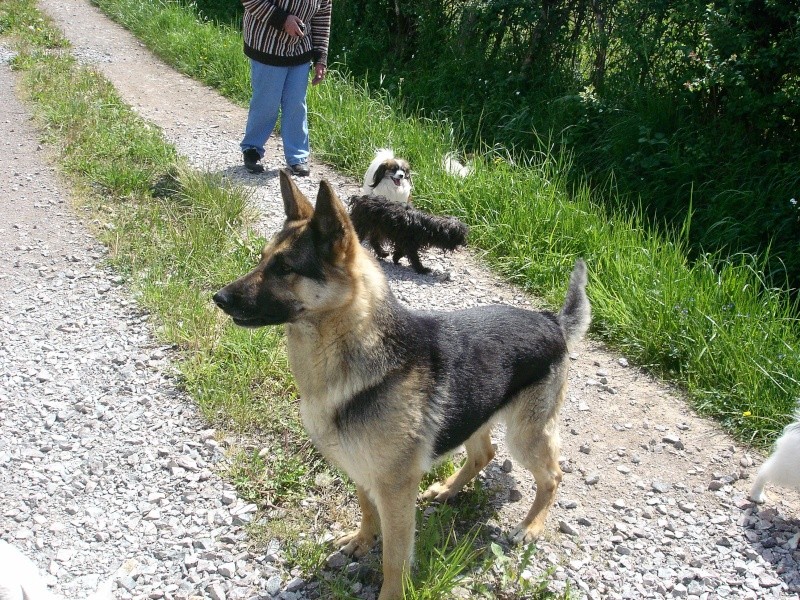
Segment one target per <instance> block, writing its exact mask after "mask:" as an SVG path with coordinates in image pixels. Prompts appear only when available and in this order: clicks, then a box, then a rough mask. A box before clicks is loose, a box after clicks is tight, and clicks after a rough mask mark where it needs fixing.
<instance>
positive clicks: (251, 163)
mask: <svg viewBox="0 0 800 600" xmlns="http://www.w3.org/2000/svg"><path fill="white" fill-rule="evenodd" d="M242 158H244V168H245V169H247V170H248V171H250V172H251V173H263V172H264V165H262V164H261V163H260V162H259V161H260V160H261V157H260V156H259V155H258V150H256V149H255V148H248V149H247V150H245V151H244V152H242Z"/></svg>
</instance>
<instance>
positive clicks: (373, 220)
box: [348, 196, 469, 273]
mask: <svg viewBox="0 0 800 600" xmlns="http://www.w3.org/2000/svg"><path fill="white" fill-rule="evenodd" d="M348 204H349V205H350V219H351V220H352V221H353V226H354V227H355V230H356V233H357V234H358V239H360V240H361V241H362V242H363V241H364V240H367V241H368V242H369V244H370V246H372V249H373V250H375V254H377V255H378V256H379V257H381V258H386V257H387V256H389V253H388V252H386V251H385V250H384V249H383V243H384V242H390V243H391V244H392V245H393V246H394V252H393V253H392V260H393V261H394V262H395V263H397V262H399V261H400V259H401V258H402V257H403V256H407V257H408V260H409V262H410V263H411V266H412V267H414V270H415V271H416V272H417V273H430V272H431V270H430V269H429V268H427V267H424V266H422V263H421V262H420V260H419V251H420V250H424V249H425V248H428V247H429V246H433V247H435V248H441V249H442V250H455V249H456V248H458V247H459V246H464V245H466V243H467V233H469V228H468V227H467V226H466V225H464V223H462V222H461V221H459V220H458V219H456V218H455V217H437V216H434V215H429V214H428V213H426V212H424V211H421V210H419V209H417V208H414V207H413V206H411V205H409V204H400V203H398V202H393V201H391V200H387V199H386V198H384V197H383V196H352V197H351V198H350V200H349V201H348Z"/></svg>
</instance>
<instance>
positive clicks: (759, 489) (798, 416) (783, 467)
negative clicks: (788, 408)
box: [750, 404, 800, 504]
mask: <svg viewBox="0 0 800 600" xmlns="http://www.w3.org/2000/svg"><path fill="white" fill-rule="evenodd" d="M767 483H774V484H775V485H779V486H782V487H790V488H796V489H798V490H800V404H798V407H797V410H796V412H795V414H794V422H793V423H789V425H787V426H786V428H785V429H784V430H783V433H782V434H781V437H779V438H778V441H777V442H775V451H774V452H773V453H772V456H770V457H769V458H768V459H767V461H766V462H765V463H764V464H763V465H761V469H759V471H758V476H757V477H756V480H755V483H753V487H752V488H751V489H750V499H751V500H752V501H753V502H757V503H759V504H760V503H762V502H764V485H766V484H767Z"/></svg>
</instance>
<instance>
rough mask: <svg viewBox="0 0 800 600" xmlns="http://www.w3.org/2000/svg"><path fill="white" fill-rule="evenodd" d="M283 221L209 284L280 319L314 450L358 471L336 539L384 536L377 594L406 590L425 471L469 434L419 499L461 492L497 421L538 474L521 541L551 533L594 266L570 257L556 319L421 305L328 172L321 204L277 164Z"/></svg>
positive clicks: (487, 453) (229, 300)
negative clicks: (358, 223)
mask: <svg viewBox="0 0 800 600" xmlns="http://www.w3.org/2000/svg"><path fill="white" fill-rule="evenodd" d="M280 181H281V192H282V196H283V202H284V208H285V211H286V222H285V224H284V226H283V229H282V230H281V231H280V232H279V233H278V234H277V235H275V236H274V237H273V238H272V240H270V242H269V243H268V244H267V245H266V247H265V248H264V250H263V252H262V253H261V260H260V262H259V263H258V266H256V268H255V269H254V270H252V271H251V272H250V273H248V274H247V275H245V276H243V277H242V278H240V279H237V280H236V281H234V282H233V283H231V284H229V285H227V286H225V287H224V288H223V289H222V290H220V291H219V292H217V293H216V294H215V295H214V301H215V302H216V304H217V305H218V306H219V307H220V308H221V309H222V310H224V311H225V312H226V313H228V314H229V315H231V317H233V319H234V322H235V323H237V324H239V325H242V326H245V327H260V326H262V325H272V324H277V323H285V324H286V338H287V348H288V354H289V363H290V366H291V369H292V372H293V374H294V377H295V379H296V381H297V386H298V388H299V390H300V398H301V399H300V414H301V417H302V419H303V424H304V425H305V427H306V429H307V431H308V433H309V436H310V437H311V439H312V441H313V442H314V444H315V445H316V446H317V448H318V449H319V451H320V452H321V453H322V454H323V455H324V456H325V457H327V458H328V459H329V460H330V461H331V462H333V463H334V464H336V465H337V466H338V467H340V468H341V469H342V470H343V471H345V472H346V473H347V474H348V475H349V476H350V477H351V478H352V479H353V481H354V482H355V484H356V488H357V491H358V500H359V504H360V506H361V510H362V513H363V517H362V521H361V526H360V528H359V529H358V531H356V532H353V533H350V534H348V535H345V536H344V537H342V538H341V539H339V540H338V544H339V546H341V548H342V551H343V552H345V553H346V554H350V555H353V556H355V557H360V556H362V555H364V554H365V553H366V552H368V551H369V549H370V548H371V547H372V546H373V545H374V544H375V541H376V539H377V537H378V534H379V533H381V534H382V536H383V576H384V579H383V587H382V588H381V593H380V597H379V600H389V599H395V598H400V597H402V593H403V573H404V572H405V571H406V569H408V567H409V565H410V564H411V561H412V555H413V545H414V526H415V508H416V498H417V495H418V492H419V485H420V481H421V479H422V477H423V475H424V473H425V472H426V471H427V470H428V469H429V468H430V467H431V465H432V464H433V463H434V462H435V461H436V460H437V459H439V458H440V457H442V456H444V455H446V454H447V453H448V452H451V451H452V450H455V449H456V448H458V447H459V446H461V445H464V446H465V448H466V451H467V458H466V460H465V461H464V464H463V465H462V466H461V468H460V469H459V470H458V471H457V472H456V473H455V474H453V475H452V476H451V477H449V478H448V479H447V480H446V481H444V482H441V483H436V484H434V485H432V486H431V487H430V488H429V489H428V490H427V491H425V492H424V493H423V495H422V496H423V498H427V499H433V500H438V501H443V500H447V499H448V498H451V497H453V496H454V495H455V494H457V493H458V491H459V490H460V489H461V488H462V487H463V486H464V485H465V484H466V483H467V482H468V481H470V480H471V479H472V478H474V477H475V476H476V475H477V474H478V473H479V472H480V470H481V469H483V468H484V467H485V466H486V465H487V464H488V463H489V461H490V460H491V459H492V457H493V456H494V450H493V448H492V445H491V437H490V434H491V427H492V424H493V423H494V422H495V421H497V420H501V419H502V420H505V422H506V432H507V433H506V437H507V442H508V447H509V449H510V450H511V453H512V455H513V456H514V457H515V458H516V459H517V460H518V461H519V462H520V463H521V464H522V465H524V466H525V467H526V468H527V469H528V470H529V471H531V473H532V474H533V476H534V479H535V481H536V498H535V500H534V503H533V506H532V507H531V508H530V511H529V512H528V514H527V516H526V517H525V518H524V519H523V520H522V522H521V523H520V524H519V525H518V526H517V528H516V529H515V530H514V531H513V533H512V537H513V539H515V540H518V541H524V542H528V541H531V540H533V539H534V538H536V537H537V536H538V535H539V534H540V533H541V532H542V530H543V528H544V523H545V518H546V516H547V513H548V511H549V509H550V506H551V505H552V503H553V501H554V499H555V494H556V489H557V487H558V485H559V482H560V481H561V477H562V474H561V469H560V468H559V465H558V458H559V423H558V416H559V410H560V408H561V405H562V403H563V401H564V397H565V394H566V388H567V369H568V364H569V358H568V352H569V348H571V347H573V346H574V345H575V344H577V343H578V342H579V341H580V339H581V338H582V337H583V335H584V334H585V333H586V331H587V329H588V327H589V322H590V307H589V301H588V299H587V297H586V291H585V288H586V266H585V264H584V263H583V261H582V260H578V261H577V262H576V263H575V268H574V270H573V272H572V277H571V279H570V283H569V289H568V290H567V296H566V300H565V302H564V306H563V307H562V308H561V311H560V312H559V313H558V314H553V313H549V312H534V311H528V310H523V309H519V308H513V307H509V306H486V307H480V308H472V309H467V310H459V311H454V312H416V311H411V310H408V309H407V308H405V307H404V306H402V305H401V304H400V303H399V302H398V301H397V300H396V299H395V297H394V295H393V294H392V292H391V290H390V289H389V287H388V285H387V282H386V278H385V277H384V275H383V272H382V271H381V269H380V266H379V265H378V262H377V261H376V260H375V259H374V258H373V257H372V256H371V255H370V254H369V253H368V252H367V251H366V250H365V249H364V248H363V247H362V246H361V245H360V244H359V240H358V237H357V236H356V233H355V231H354V229H353V225H352V223H351V222H350V219H349V217H348V215H347V211H346V210H345V207H344V205H343V204H342V203H341V202H340V201H339V199H338V198H337V197H336V194H335V193H334V191H333V189H332V188H331V186H330V185H329V184H328V182H326V181H322V182H321V184H320V187H319V192H318V195H317V203H316V208H315V207H314V206H312V205H311V203H310V202H309V201H308V199H307V198H306V197H305V196H304V195H303V194H302V192H300V190H299V189H298V188H297V187H296V186H295V184H294V182H293V181H292V178H291V175H290V174H289V172H288V171H287V170H283V171H281V174H280Z"/></svg>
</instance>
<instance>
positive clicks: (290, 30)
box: [283, 15, 306, 38]
mask: <svg viewBox="0 0 800 600" xmlns="http://www.w3.org/2000/svg"><path fill="white" fill-rule="evenodd" d="M283 30H284V31H285V32H286V34H287V35H290V36H292V37H296V38H301V37H303V36H304V35H305V30H306V25H305V23H303V22H302V21H301V20H300V19H298V18H297V17H295V16H294V15H289V16H288V17H286V22H285V23H284V24H283Z"/></svg>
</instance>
